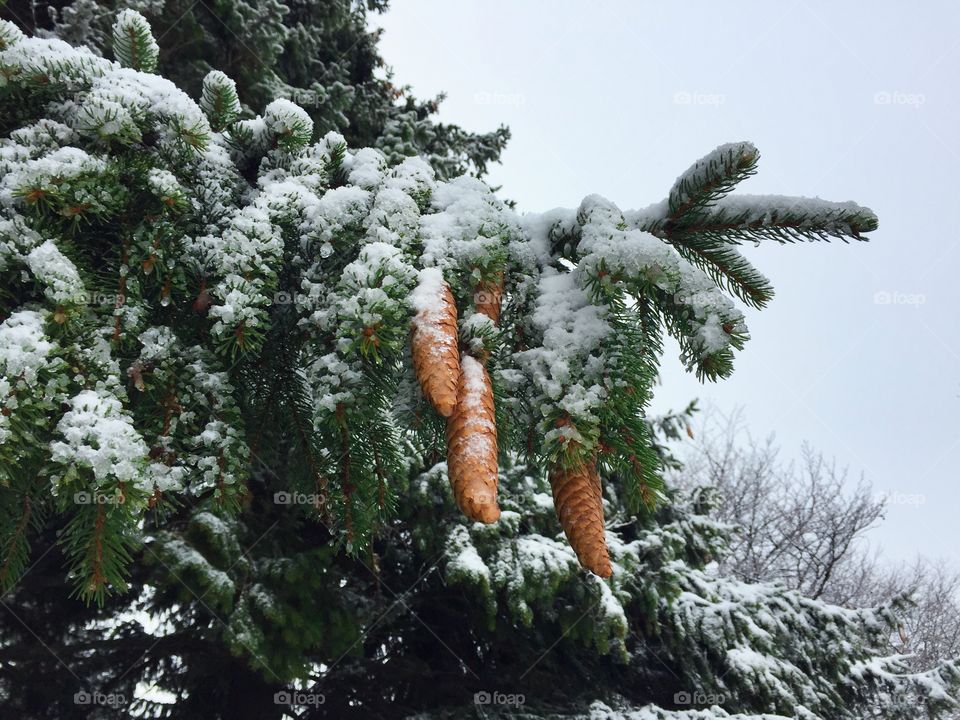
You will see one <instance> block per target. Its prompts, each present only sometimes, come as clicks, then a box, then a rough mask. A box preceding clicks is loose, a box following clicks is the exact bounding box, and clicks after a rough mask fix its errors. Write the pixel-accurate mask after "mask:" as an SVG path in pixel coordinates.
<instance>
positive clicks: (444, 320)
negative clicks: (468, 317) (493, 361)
mask: <svg viewBox="0 0 960 720" xmlns="http://www.w3.org/2000/svg"><path fill="white" fill-rule="evenodd" d="M420 277H421V279H420V284H419V285H418V286H417V289H416V290H415V291H414V293H413V295H412V301H413V305H414V309H415V310H416V311H417V314H416V316H415V317H414V318H413V332H412V333H411V335H410V349H411V354H412V355H413V369H414V371H415V372H416V374H417V380H418V381H419V382H420V389H421V390H423V394H424V395H425V396H426V398H427V400H428V401H429V402H430V404H431V405H433V407H434V408H435V409H436V411H437V412H438V413H440V414H441V415H443V417H450V414H451V413H452V412H453V408H454V406H455V405H456V403H457V386H458V385H459V382H460V351H459V349H458V332H457V304H456V302H455V301H454V299H453V293H452V292H450V286H449V285H447V283H446V282H445V281H444V280H443V276H442V275H441V274H440V271H439V270H436V269H433V268H431V269H429V270H424V271H423V273H421V276H420Z"/></svg>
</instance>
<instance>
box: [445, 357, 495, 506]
mask: <svg viewBox="0 0 960 720" xmlns="http://www.w3.org/2000/svg"><path fill="white" fill-rule="evenodd" d="M460 368H461V377H460V388H459V391H458V392H457V405H456V408H454V411H453V414H452V415H451V416H450V417H449V418H447V473H448V475H449V477H450V485H451V486H452V487H453V495H454V497H455V498H456V500H457V505H459V506H460V509H461V510H462V511H463V514H464V515H466V516H467V517H468V518H470V519H471V520H478V521H480V522H485V523H492V522H496V521H497V519H498V518H499V517H500V507H499V506H498V505H497V425H496V420H495V418H494V410H493V386H492V385H491V384H490V376H489V375H488V374H487V371H486V368H484V367H483V365H482V364H481V363H480V362H479V361H478V360H476V359H475V358H473V357H471V356H470V355H464V356H463V357H462V358H461V359H460Z"/></svg>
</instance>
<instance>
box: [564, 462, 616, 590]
mask: <svg viewBox="0 0 960 720" xmlns="http://www.w3.org/2000/svg"><path fill="white" fill-rule="evenodd" d="M550 487H551V488H552V489H553V505H554V508H555V509H556V511H557V519H558V520H560V525H561V526H562V527H563V532H564V533H565V534H566V536H567V540H569V541H570V545H571V547H572V548H573V550H574V552H576V553H577V559H578V560H580V564H581V565H582V566H583V567H585V568H586V569H587V570H589V571H590V572H592V573H594V574H595V575H599V576H600V577H610V575H612V574H613V568H612V567H611V566H610V555H609V553H608V552H607V540H606V537H605V535H604V525H603V492H602V490H601V488H600V475H599V474H598V473H597V462H596V459H590V460H587V461H585V462H584V464H583V465H581V466H580V467H578V468H575V469H571V470H565V469H563V468H561V467H559V466H554V467H553V468H552V469H551V471H550Z"/></svg>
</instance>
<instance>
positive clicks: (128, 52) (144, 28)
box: [113, 9, 160, 72]
mask: <svg viewBox="0 0 960 720" xmlns="http://www.w3.org/2000/svg"><path fill="white" fill-rule="evenodd" d="M113 54H114V56H115V57H116V58H117V61H118V62H120V64H121V65H123V66H124V67H128V68H133V69H134V70H140V71H141V72H152V71H153V70H154V69H156V67H157V60H158V58H159V57H160V47H159V46H158V45H157V41H156V40H154V39H153V33H152V32H151V30H150V23H149V22H147V19H146V18H145V17H144V16H143V15H141V14H140V13H138V12H137V11H136V10H129V9H127V10H121V11H120V12H119V13H118V14H117V21H116V23H114V26H113Z"/></svg>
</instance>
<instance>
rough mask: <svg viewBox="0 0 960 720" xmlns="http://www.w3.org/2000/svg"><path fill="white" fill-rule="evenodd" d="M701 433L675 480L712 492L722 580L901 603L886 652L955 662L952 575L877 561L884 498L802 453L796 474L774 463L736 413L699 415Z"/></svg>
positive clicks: (773, 454) (958, 626)
mask: <svg viewBox="0 0 960 720" xmlns="http://www.w3.org/2000/svg"><path fill="white" fill-rule="evenodd" d="M702 425H703V427H704V428H705V430H704V432H703V433H702V434H701V435H700V436H699V437H698V440H697V442H696V443H695V444H694V446H693V447H694V449H693V451H692V452H690V453H689V455H687V456H685V457H686V460H687V462H686V464H685V466H684V468H683V471H682V472H678V473H677V474H676V476H675V480H676V482H677V483H678V484H679V485H682V486H684V487H687V488H689V489H692V488H696V487H700V486H706V487H710V488H713V489H715V490H716V492H717V495H718V498H719V502H718V505H717V510H716V517H717V518H718V519H720V520H722V521H724V522H727V523H729V524H731V525H732V526H735V527H736V528H738V530H737V532H735V533H734V535H733V536H732V539H731V544H730V552H729V553H728V554H727V555H726V557H725V560H724V561H722V562H721V563H720V566H721V568H722V572H723V573H724V574H730V575H733V576H734V577H738V578H742V579H744V580H746V581H748V582H757V581H770V582H772V581H777V582H781V583H784V584H785V585H786V586H787V587H789V588H791V589H794V590H799V591H800V592H801V593H803V594H804V595H806V596H808V597H812V598H822V599H824V600H826V601H827V602H830V603H834V604H837V605H842V606H844V607H872V606H877V605H882V604H884V603H889V602H891V601H893V600H894V599H896V598H898V597H910V598H911V601H910V602H907V603H904V604H903V606H902V608H901V610H900V612H899V614H898V626H897V630H896V632H894V633H891V636H890V643H891V649H892V650H894V651H895V652H898V653H902V654H904V655H908V654H909V655H913V657H912V658H911V659H910V660H909V661H908V662H909V664H910V666H911V667H913V668H916V669H929V668H931V667H935V666H936V665H937V664H939V663H941V662H943V661H944V660H948V659H950V658H954V657H957V656H958V655H960V571H958V570H957V569H956V568H953V567H951V566H950V565H949V564H947V563H946V562H945V561H942V560H941V561H931V560H928V559H925V558H917V559H916V560H915V561H914V562H913V563H911V564H901V565H893V564H890V563H888V562H885V561H884V560H883V559H882V557H880V556H879V554H878V553H877V551H876V550H873V549H871V547H870V545H869V543H868V542H867V538H866V533H867V531H868V530H869V529H870V528H871V527H874V526H875V525H876V524H877V523H878V522H879V521H881V520H882V518H883V512H884V506H885V502H886V498H885V497H884V496H883V495H882V494H880V493H877V492H876V491H875V490H874V489H873V488H872V487H871V486H870V484H869V483H867V482H866V481H865V480H864V479H863V478H861V480H860V482H859V483H857V484H856V485H853V484H852V483H850V482H849V480H848V477H847V472H846V471H845V470H840V469H838V468H837V467H836V464H835V463H833V462H829V461H827V460H826V459H825V458H824V457H823V456H822V455H820V454H818V453H815V452H813V451H812V450H811V449H810V448H804V450H803V453H802V456H801V462H800V463H799V466H795V465H794V464H792V463H787V462H784V461H783V460H781V459H780V456H779V448H778V447H777V446H776V444H775V442H774V440H773V438H772V437H770V438H768V439H767V440H766V441H756V440H754V439H753V438H751V437H750V434H749V431H748V430H747V428H746V427H745V426H744V424H743V421H742V418H741V417H740V415H739V414H733V415H732V416H729V417H726V416H723V415H720V414H717V413H708V415H707V417H706V418H705V419H703V423H702Z"/></svg>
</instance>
